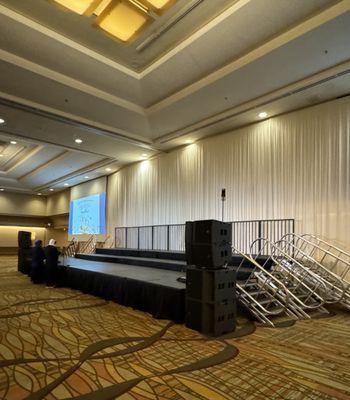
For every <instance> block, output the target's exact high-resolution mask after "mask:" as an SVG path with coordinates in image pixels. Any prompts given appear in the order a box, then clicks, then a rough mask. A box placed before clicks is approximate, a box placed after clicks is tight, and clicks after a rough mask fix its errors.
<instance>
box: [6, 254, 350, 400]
mask: <svg viewBox="0 0 350 400" xmlns="http://www.w3.org/2000/svg"><path fill="white" fill-rule="evenodd" d="M15 265H16V259H15V258H14V257H9V256H8V257H5V256H4V257H1V258H0V337H1V342H0V398H1V399H13V400H20V399H32V400H34V399H35V400H38V399H49V400H54V399H55V400H56V399H71V398H74V399H81V400H90V399H91V400H100V399H101V400H107V399H116V398H118V399H122V400H129V399H133V400H135V399H137V400H148V399H172V400H173V399H185V400H193V399H207V400H215V399H218V400H223V399H242V400H248V399H287V400H292V399H297V400H304V399H342V400H345V399H349V400H350V313H346V312H344V311H341V310H337V311H336V313H335V315H334V316H332V317H329V318H323V319H317V320H312V321H300V322H297V323H296V324H294V325H293V326H289V327H284V328H278V329H271V328H262V327H258V328H257V329H256V330H255V332H254V327H253V329H252V324H249V323H247V324H246V325H242V326H241V327H240V330H239V331H238V334H237V333H236V334H234V335H227V336H225V337H223V338H220V339H208V338H204V337H202V336H201V335H199V334H197V333H196V332H194V331H191V330H189V329H187V328H185V327H184V326H182V325H174V324H172V323H169V321H164V320H155V319H153V318H152V317H151V316H149V315H147V314H145V313H141V312H138V311H135V310H132V309H129V308H126V307H122V306H119V305H118V304H114V303H108V302H105V301H104V300H101V299H98V298H95V297H92V296H89V295H85V294H82V293H80V292H77V291H73V290H69V289H46V288H45V287H44V286H36V285H33V284H31V282H30V281H29V279H28V278H27V277H25V276H23V275H21V274H19V273H17V272H16V268H15ZM249 331H250V332H251V334H250V335H245V336H241V337H239V334H240V332H242V333H244V332H245V333H247V332H249Z"/></svg>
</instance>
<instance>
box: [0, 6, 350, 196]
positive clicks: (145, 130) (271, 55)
mask: <svg viewBox="0 0 350 400" xmlns="http://www.w3.org/2000/svg"><path fill="white" fill-rule="evenodd" d="M123 1H127V0H123ZM172 4H173V5H172V7H170V8H169V9H167V10H165V11H164V12H162V13H160V14H159V16H157V18H155V20H154V22H153V23H152V24H150V25H149V26H147V27H146V28H145V29H143V30H141V31H140V33H139V35H138V36H137V37H136V38H135V39H134V40H133V41H131V42H128V41H127V42H123V41H121V40H116V39H115V38H113V37H111V36H110V35H106V34H105V33H104V32H103V31H101V30H99V29H94V28H93V27H92V20H91V18H94V17H87V16H85V15H78V14H77V13H74V12H72V11H67V10H66V9H64V8H62V7H59V6H57V2H55V1H47V0H26V1H23V0H0V118H3V119H5V121H6V122H5V124H2V125H0V135H1V136H0V154H3V157H1V156H0V187H3V188H5V189H6V190H24V191H28V192H34V193H36V192H38V191H40V192H48V191H49V189H50V188H53V189H55V190H59V189H61V188H63V187H64V184H69V185H71V184H75V183H78V182H81V181H83V180H85V179H91V178H93V177H95V176H100V175H101V174H106V173H111V172H113V171H115V170H117V169H118V168H120V167H121V166H123V165H126V164H129V163H133V162H137V161H140V160H141V159H144V158H147V157H151V156H153V155H155V154H157V153H161V152H166V151H169V150H171V149H172V148H174V147H177V146H180V145H184V144H186V143H187V142H190V141H193V140H197V139H200V138H202V137H205V136H206V135H213V134H218V133H221V132H224V131H228V130H232V129H234V128H237V127H239V126H242V125H245V124H248V123H252V122H256V121H258V120H259V117H258V114H259V112H260V111H266V112H267V113H268V117H271V116H274V115H278V114H280V113H284V112H288V111H291V110H294V109H298V108H301V107H305V106H310V105H313V104H317V103H320V102H323V101H326V100H329V99H333V98H336V97H339V96H344V95H347V94H349V93H350V46H349V37H350V0H339V1H333V0H307V1H305V0H293V1H290V0H263V1H262V0H215V1H213V0H201V1H198V0H197V1H195V0H193V1H191V0H187V1H182V0H178V1H176V2H173V3H172ZM77 138H78V139H81V140H82V143H80V144H78V143H76V142H75V140H76V139H77ZM11 140H15V141H17V144H16V145H10V144H9V142H10V141H11ZM107 168H108V171H107V170H106V169H107ZM87 177H88V178H87Z"/></svg>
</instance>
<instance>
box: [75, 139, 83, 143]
mask: <svg viewBox="0 0 350 400" xmlns="http://www.w3.org/2000/svg"><path fill="white" fill-rule="evenodd" d="M74 141H75V143H77V144H81V143H83V139H80V138H77V139H75V140H74Z"/></svg>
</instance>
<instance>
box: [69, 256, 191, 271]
mask: <svg viewBox="0 0 350 400" xmlns="http://www.w3.org/2000/svg"><path fill="white" fill-rule="evenodd" d="M75 257H76V258H80V259H83V260H90V261H102V262H108V263H117V264H127V265H133V266H139V267H150V268H159V269H165V270H169V271H179V272H181V271H185V270H186V262H185V261H177V260H171V259H170V260H169V259H160V258H149V257H133V256H121V255H119V256H117V255H108V254H84V253H78V254H76V256H75Z"/></svg>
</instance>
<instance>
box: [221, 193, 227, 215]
mask: <svg viewBox="0 0 350 400" xmlns="http://www.w3.org/2000/svg"><path fill="white" fill-rule="evenodd" d="M225 200H226V189H221V221H222V222H224V209H225Z"/></svg>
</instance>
